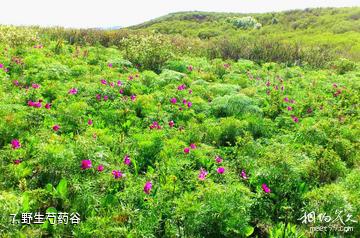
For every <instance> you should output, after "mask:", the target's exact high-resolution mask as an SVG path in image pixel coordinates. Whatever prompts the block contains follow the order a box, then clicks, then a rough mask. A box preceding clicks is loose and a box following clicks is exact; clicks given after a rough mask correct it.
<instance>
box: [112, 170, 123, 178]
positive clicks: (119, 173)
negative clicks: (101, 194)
mask: <svg viewBox="0 0 360 238" xmlns="http://www.w3.org/2000/svg"><path fill="white" fill-rule="evenodd" d="M112 175H114V178H115V179H119V178H122V177H123V176H124V175H123V173H121V171H120V170H113V171H112Z"/></svg>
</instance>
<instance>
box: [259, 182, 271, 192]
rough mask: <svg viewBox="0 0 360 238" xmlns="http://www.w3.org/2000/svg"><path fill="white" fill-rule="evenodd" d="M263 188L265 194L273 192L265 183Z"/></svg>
mask: <svg viewBox="0 0 360 238" xmlns="http://www.w3.org/2000/svg"><path fill="white" fill-rule="evenodd" d="M261 188H262V190H263V191H264V192H265V193H270V192H271V190H270V188H269V187H268V186H267V185H266V184H265V183H263V184H262V185H261Z"/></svg>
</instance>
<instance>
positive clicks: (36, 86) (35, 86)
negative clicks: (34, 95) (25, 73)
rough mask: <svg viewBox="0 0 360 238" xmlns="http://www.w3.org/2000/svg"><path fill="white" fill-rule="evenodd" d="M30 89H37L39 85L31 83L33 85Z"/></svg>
mask: <svg viewBox="0 0 360 238" xmlns="http://www.w3.org/2000/svg"><path fill="white" fill-rule="evenodd" d="M31 87H32V88H39V87H40V85H39V84H36V83H33V84H32V85H31Z"/></svg>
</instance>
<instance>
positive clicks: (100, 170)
mask: <svg viewBox="0 0 360 238" xmlns="http://www.w3.org/2000/svg"><path fill="white" fill-rule="evenodd" d="M96 170H97V171H98V172H102V171H103V170H104V165H102V164H100V165H98V167H97V168H96Z"/></svg>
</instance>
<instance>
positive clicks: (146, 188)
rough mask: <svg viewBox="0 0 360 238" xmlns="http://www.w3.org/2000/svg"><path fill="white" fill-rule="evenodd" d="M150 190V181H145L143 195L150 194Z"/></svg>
mask: <svg viewBox="0 0 360 238" xmlns="http://www.w3.org/2000/svg"><path fill="white" fill-rule="evenodd" d="M151 189H152V183H151V181H146V183H145V186H144V193H146V194H150V191H151Z"/></svg>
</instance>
